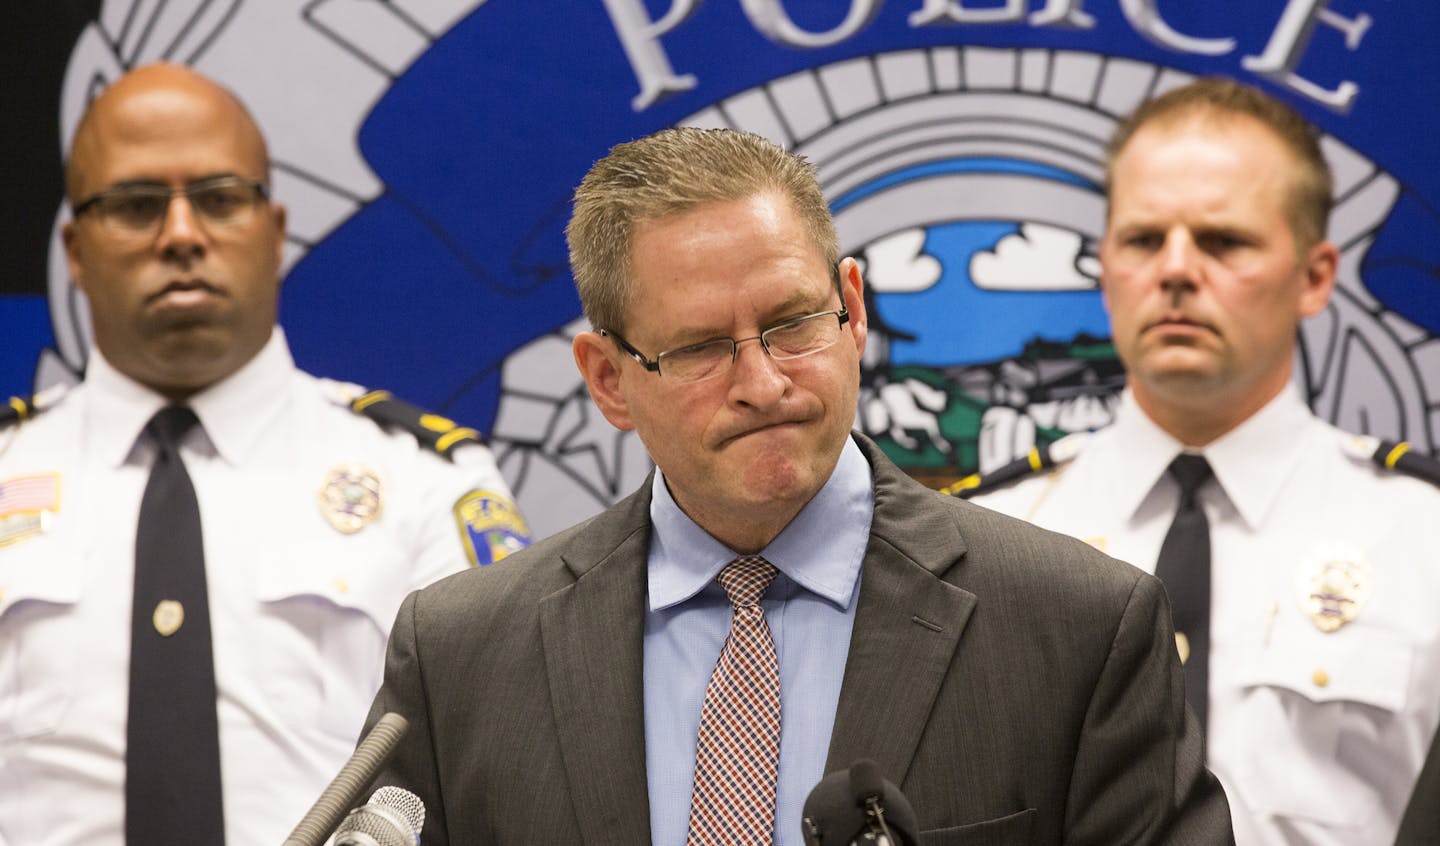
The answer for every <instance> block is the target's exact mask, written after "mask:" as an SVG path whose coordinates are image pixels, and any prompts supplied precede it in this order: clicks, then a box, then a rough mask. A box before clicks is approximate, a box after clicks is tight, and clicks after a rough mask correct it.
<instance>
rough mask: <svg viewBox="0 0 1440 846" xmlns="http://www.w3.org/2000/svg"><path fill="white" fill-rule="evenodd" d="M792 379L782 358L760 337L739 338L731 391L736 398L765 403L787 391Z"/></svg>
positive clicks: (762, 404) (751, 403)
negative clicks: (781, 364)
mask: <svg viewBox="0 0 1440 846" xmlns="http://www.w3.org/2000/svg"><path fill="white" fill-rule="evenodd" d="M751 341H754V342H755V343H753V344H752V343H750V342H751ZM788 381H789V379H788V377H787V376H786V375H785V374H784V372H783V371H781V370H780V362H778V361H776V360H775V359H774V358H771V356H770V353H769V352H768V351H767V350H766V349H765V347H764V345H763V344H761V342H760V339H759V338H746V339H744V340H741V341H737V342H736V344H735V365H734V367H732V368H731V373H730V395H731V397H732V398H733V399H735V400H737V401H739V402H742V403H745V404H747V405H758V406H764V405H767V404H769V403H773V402H775V401H776V400H778V399H779V398H780V397H781V396H783V395H784V394H785V386H786V384H787V383H788Z"/></svg>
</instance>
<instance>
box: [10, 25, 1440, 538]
mask: <svg viewBox="0 0 1440 846" xmlns="http://www.w3.org/2000/svg"><path fill="white" fill-rule="evenodd" d="M661 5H665V4H661ZM1174 5H1181V4H1171V6H1161V5H1159V4H1156V3H1153V2H1134V3H1114V2H1104V3H1101V2H1095V0H983V1H982V0H908V2H895V1H894V0H891V2H883V0H850V2H848V3H834V2H821V0H788V2H781V0H744V1H743V2H741V0H736V1H735V2H725V1H724V0H712V2H710V3H705V4H701V3H700V2H698V0H672V2H670V3H669V4H668V8H667V10H666V11H664V12H663V13H657V4H655V3H650V2H644V0H603V2H599V3H575V2H572V0H526V2H519V0H488V2H487V1H486V0H481V1H480V2H476V0H454V1H453V2H444V1H443V0H442V2H432V3H425V4H405V3H398V2H397V3H387V4H356V3H346V2H338V1H337V2H314V3H308V4H304V8H303V9H294V8H289V7H287V8H286V9H280V8H277V7H275V6H273V5H270V4H261V3H259V2H258V1H257V0H249V2H243V0H235V2H231V3H229V4H227V6H228V8H227V10H226V12H225V14H220V13H218V12H216V11H215V10H213V9H211V8H210V5H209V4H159V5H158V6H155V5H154V4H144V3H140V2H134V1H133V0H132V2H107V3H105V4H104V8H103V11H102V13H101V14H100V16H99V17H98V18H97V20H96V21H95V23H94V26H93V27H92V28H91V29H89V30H87V32H86V33H85V35H84V36H82V38H81V39H80V40H79V41H78V42H77V44H76V47H75V50H74V53H73V54H72V56H71V59H70V66H69V68H68V70H67V74H66V79H65V85H64V86H63V89H62V91H63V94H62V98H61V100H62V101H61V104H60V111H61V124H62V126H63V127H65V128H66V130H67V131H66V135H67V136H68V134H69V130H70V129H73V126H74V124H75V122H76V120H78V116H79V114H80V111H81V109H82V108H83V106H84V103H85V102H86V100H87V99H88V96H89V95H90V94H91V93H93V92H92V89H93V87H94V81H95V80H102V81H104V80H109V79H113V78H114V77H115V76H116V75H118V74H119V73H121V72H123V70H124V69H125V68H127V67H131V66H134V65H137V64H140V63H143V62H145V61H150V60H154V59H159V58H169V59H172V60H177V61H185V62H188V63H190V64H193V65H195V66H196V67H197V68H198V69H199V70H201V71H203V72H205V73H208V74H210V75H212V76H214V77H216V78H218V79H220V80H222V81H224V82H226V83H227V84H230V85H232V86H233V87H234V88H235V89H236V91H237V93H238V94H239V95H240V96H241V97H242V98H243V99H245V100H246V101H247V103H249V104H250V106H251V108H252V110H253V111H254V112H255V114H256V116H257V118H258V120H259V121H260V123H261V124H262V126H263V127H264V128H265V130H266V133H267V135H268V136H269V138H270V143H271V152H272V158H273V160H274V167H275V195H276V197H277V199H278V200H279V201H281V202H284V203H286V204H287V205H288V207H289V209H290V224H291V232H290V236H289V241H288V251H287V262H288V266H289V273H288V277H287V280H286V284H285V286H284V288H283V296H282V305H281V322H282V324H283V325H285V326H286V327H287V337H288V338H289V340H290V342H291V346H292V348H293V351H294V354H295V357H296V360H297V362H298V363H299V364H300V365H301V366H302V367H304V368H306V369H308V370H311V371H313V372H321V373H333V374H338V375H343V376H344V377H345V378H347V379H353V380H354V381H357V382H362V383H365V384H372V385H385V386H386V387H388V388H391V389H392V390H395V391H396V392H397V393H402V394H404V395H405V396H408V397H413V398H414V399H415V401H417V402H418V403H420V404H422V405H425V406H427V407H432V408H436V409H439V410H440V411H442V412H443V413H445V414H446V415H447V416H449V417H451V418H455V419H459V420H463V421H465V423H466V424H468V425H473V426H476V427H477V428H479V429H481V430H482V431H486V432H488V434H489V437H490V442H491V445H492V449H493V450H494V451H495V455H496V459H497V461H498V462H499V463H500V466H501V469H502V470H503V471H504V472H505V474H506V477H507V478H508V479H509V480H510V482H511V484H512V486H513V488H514V490H515V493H516V496H517V499H518V502H519V506H520V508H521V509H522V510H523V511H524V513H525V514H526V515H527V516H528V517H529V518H530V524H529V526H528V527H523V528H524V530H525V532H533V534H534V535H535V536H536V537H543V536H545V535H548V534H550V533H552V532H554V531H557V530H559V529H560V528H563V527H565V526H568V525H571V524H573V523H574V522H576V521H578V520H579V519H582V518H583V517H585V516H588V515H589V514H593V513H595V512H596V511H598V510H599V509H601V508H603V507H605V506H606V505H608V504H610V503H612V502H614V501H615V500H617V499H618V498H619V497H621V496H623V495H624V494H626V493H628V492H629V491H630V490H632V489H634V487H635V486H637V485H638V484H640V483H641V481H642V480H643V479H644V477H645V474H646V473H647V472H648V470H649V466H650V465H649V461H648V458H647V456H646V455H645V452H644V449H643V447H642V446H641V445H640V444H639V442H638V439H636V438H635V437H634V436H633V435H629V434H625V433H620V432H617V431H615V430H614V429H613V428H612V427H610V426H609V424H608V423H607V422H606V421H605V420H604V419H603V418H602V417H601V416H600V415H599V414H598V413H597V412H596V411H595V409H594V408H593V406H592V405H591V404H590V401H589V398H588V396H587V394H586V392H585V390H584V386H583V383H582V382H581V380H580V378H579V375H578V374H577V373H576V372H575V369H574V366H573V363H572V358H571V352H570V339H571V337H572V336H573V334H574V333H576V332H578V331H581V330H582V329H584V328H586V326H585V323H584V321H583V319H582V318H581V317H580V306H579V302H578V299H577V297H576V294H575V291H574V287H573V284H572V282H571V279H570V275H569V271H568V266H567V258H566V251H565V243H564V239H563V228H564V225H565V222H566V220H567V217H568V212H569V201H570V195H571V192H572V190H573V188H574V186H575V185H576V184H577V183H578V182H579V180H580V178H581V176H582V175H583V174H584V173H585V171H586V169H587V168H588V167H589V165H590V164H591V163H592V162H593V161H594V160H595V159H597V158H599V157H600V156H602V155H604V153H605V152H606V150H607V149H608V148H609V147H610V146H612V145H613V144H615V143H618V142H621V141H626V140H629V139H632V138H634V137H637V136H640V135H643V134H646V133H649V132H653V131H655V130H658V129H661V128H663V127H666V126H672V125H681V124H684V125H697V126H725V127H733V128H737V129H743V130H748V131H752V132H756V133H758V134H761V135H764V136H766V137H769V138H771V139H773V140H775V141H777V142H778V143H781V144H782V145H784V146H786V147H787V148H789V149H791V150H794V151H796V152H798V153H800V154H802V155H804V156H806V157H807V158H808V159H809V160H810V161H812V162H813V163H814V164H815V165H816V167H817V170H818V173H819V175H820V179H821V183H822V187H823V188H824V190H825V192H826V195H827V197H829V199H830V201H831V204H832V210H833V212H834V215H835V221H836V225H837V228H838V231H839V235H840V240H841V248H842V252H843V253H845V254H849V255H854V256H856V257H857V259H859V260H860V262H861V264H862V267H863V269H864V274H865V278H866V281H867V283H868V285H867V288H868V290H867V305H868V306H869V309H870V312H871V341H870V345H869V347H868V348H867V351H866V356H865V359H864V361H863V364H862V390H861V399H860V406H859V408H858V409H857V413H856V427H857V428H858V429H860V430H862V431H864V432H866V433H867V434H869V435H871V436H873V437H874V438H875V439H876V440H877V441H878V442H879V444H880V445H881V447H882V448H883V449H884V450H885V452H886V453H887V454H888V455H889V456H890V457H891V458H893V459H894V460H895V461H897V462H898V463H899V464H901V466H903V467H905V468H906V469H907V470H908V471H909V472H911V473H912V474H914V475H916V476H917V477H920V478H922V479H924V480H926V481H927V482H932V483H934V484H936V486H939V485H943V484H946V483H948V482H950V481H953V480H954V479H956V478H959V477H960V476H962V475H965V474H967V473H969V472H971V471H973V470H976V469H988V468H992V467H995V466H999V465H1001V464H1004V463H1006V462H1008V461H1010V460H1012V459H1013V458H1015V457H1017V456H1021V455H1024V454H1025V453H1026V452H1027V451H1028V450H1029V449H1030V448H1031V447H1033V446H1035V445H1037V444H1044V443H1049V442H1052V441H1054V440H1057V439H1058V438H1060V437H1063V436H1064V435H1066V434H1067V433H1071V432H1078V431H1085V430H1089V429H1093V428H1096V427H1098V426H1102V425H1104V424H1105V423H1106V422H1107V421H1108V420H1109V419H1110V416H1111V414H1112V412H1113V409H1114V406H1115V403H1116V401H1117V396H1118V393H1119V391H1120V390H1121V388H1122V387H1123V384H1124V372H1123V369H1122V368H1121V366H1120V364H1119V362H1118V361H1117V359H1116V357H1115V354H1114V350H1113V347H1112V346H1111V344H1110V341H1109V338H1108V334H1109V331H1108V323H1107V319H1106V315H1105V312H1104V308H1103V303H1102V301H1101V294H1100V291H1099V283H1098V279H1099V271H1098V267H1097V259H1096V255H1095V253H1096V242H1097V240H1098V239H1099V238H1100V236H1101V234H1102V232H1103V229H1104V225H1105V196H1104V182H1105V148H1106V143H1107V141H1108V139H1109V137H1110V135H1111V133H1112V132H1113V130H1114V128H1115V126H1116V124H1117V122H1118V121H1120V120H1121V119H1122V118H1123V117H1124V116H1125V115H1127V114H1128V113H1129V112H1130V111H1132V110H1133V109H1134V108H1135V107H1136V106H1137V105H1139V104H1140V103H1142V102H1143V101H1144V100H1146V99H1147V98H1149V97H1152V96H1154V95H1156V94H1158V93H1161V92H1163V91H1165V90H1167V89H1169V88H1171V87H1174V86H1176V85H1179V84H1182V83H1183V82H1185V81H1186V80H1188V79H1190V78H1193V77H1194V76H1197V75H1203V74H1223V75H1228V76H1233V77H1235V78H1237V79H1240V80H1241V81H1244V82H1248V83H1250V84H1253V85H1256V86H1258V87H1261V88H1262V89H1264V90H1267V91H1269V92H1270V93H1273V94H1276V95H1277V96H1279V97H1281V98H1283V99H1285V100H1287V101H1288V102H1290V103H1292V104H1293V105H1295V106H1296V107H1297V108H1299V109H1300V110H1301V111H1302V112H1303V113H1304V114H1305V115H1306V116H1307V117H1308V118H1310V119H1311V120H1313V121H1314V122H1315V123H1316V124H1317V126H1319V127H1320V129H1321V130H1322V132H1323V133H1324V151H1325V153H1326V156H1327V158H1328V159H1329V161H1330V163H1331V165H1332V168H1333V169H1334V171H1335V176H1336V204H1335V209H1334V212H1333V214H1332V215H1331V219H1330V231H1329V237H1330V239H1331V240H1332V241H1334V242H1335V243H1336V244H1337V245H1338V246H1339V247H1340V250H1341V263H1340V271H1339V281H1338V284H1337V288H1336V291H1335V293H1334V295H1333V297H1332V299H1331V303H1330V305H1329V307H1328V309H1327V310H1326V312H1325V313H1324V314H1323V315H1322V316H1320V317H1318V318H1315V319H1313V320H1310V321H1308V322H1307V323H1306V324H1305V326H1304V327H1303V329H1302V337H1301V344H1300V349H1299V352H1298V354H1297V367H1296V368H1295V381H1296V382H1297V384H1298V386H1299V388H1300V389H1301V391H1302V393H1303V395H1304V397H1305V398H1306V399H1307V401H1309V403H1310V405H1311V406H1312V407H1313V408H1314V409H1315V410H1316V412H1317V413H1318V414H1319V415H1320V416H1322V417H1323V418H1325V419H1327V420H1330V421H1332V422H1334V423H1335V424H1336V425H1338V426H1340V427H1341V428H1345V429H1348V430H1350V431H1353V432H1357V433H1361V434H1376V435H1379V436H1384V437H1387V438H1390V439H1393V440H1407V441H1409V442H1410V443H1411V444H1412V445H1413V447H1414V448H1415V449H1417V450H1420V451H1424V452H1431V451H1434V450H1435V449H1436V447H1437V445H1440V341H1437V339H1436V334H1437V333H1440V305H1437V304H1440V282H1437V279H1440V274H1437V273H1436V272H1435V268H1436V267H1437V266H1440V255H1437V253H1440V217H1437V215H1436V213H1435V209H1437V208H1440V174H1437V172H1436V170H1435V169H1434V168H1433V167H1431V163H1430V161H1429V158H1430V156H1429V155H1428V154H1426V152H1425V151H1423V150H1419V149H1417V148H1418V147H1421V146H1423V145H1416V144H1414V143H1413V139H1415V138H1430V137H1434V134H1435V132H1434V131H1435V130H1436V129H1437V128H1440V127H1437V126H1436V124H1437V123H1440V116H1437V114H1435V112H1434V110H1433V109H1428V108H1425V107H1423V106H1421V107H1419V108H1416V107H1414V106H1412V105H1410V102H1411V101H1410V99H1409V98H1410V96H1411V95H1410V94H1409V93H1407V89H1411V88H1413V87H1414V82H1415V81H1416V76H1417V75H1418V76H1420V77H1424V78H1425V79H1426V80H1427V81H1429V82H1435V81H1437V80H1440V59H1437V58H1436V55H1435V54H1434V51H1428V50H1426V48H1425V46H1424V45H1423V44H1422V43H1419V42H1417V41H1416V40H1415V39H1411V38H1408V37H1407V33H1409V32H1414V31H1432V30H1433V29H1434V28H1435V26H1436V25H1437V24H1440V6H1433V5H1429V4H1417V3H1408V4H1403V3H1386V4H1383V5H1381V4H1376V3H1373V2H1372V3H1358V2H1357V3H1353V4H1350V5H1351V6H1354V7H1364V8H1363V9H1360V8H1356V9H1350V10H1347V11H1344V12H1343V13H1342V12H1341V11H1339V10H1336V9H1331V8H1329V4H1326V3H1324V2H1315V0H1257V2H1241V0H1232V2H1221V3H1206V4H1188V7H1187V8H1183V9H1173V8H1171V7H1172V6H1174ZM136 16H139V17H140V18H142V19H143V20H142V23H144V24H145V26H144V27H143V29H144V31H146V32H148V33H151V35H152V37H148V38H141V37H138V36H137V35H136V34H135V32H136V31H137V29H136V24H135V18H136ZM159 35H163V36H164V37H158V36H159ZM577 44H583V45H584V49H576V45H577ZM257 58H261V59H271V60H272V61H269V62H265V61H260V62H257V61H256V59H257ZM1400 66H1403V67H1407V68H1411V69H1413V73H1411V74H1409V75H1401V74H1394V73H1393V68H1395V67H1400ZM267 67H268V68H269V69H268V70H267ZM1402 76H1408V79H1402V78H1401V77H1402ZM58 199H59V198H57V201H58ZM63 218H64V213H63V212H62V213H61V214H60V216H59V218H57V227H58V225H59V223H60V222H61V220H62V219H63ZM52 266H53V265H52ZM49 292H50V301H51V312H52V315H53V318H52V319H53V323H54V325H55V327H56V344H55V347H54V349H52V350H49V351H47V352H46V353H44V354H43V355H42V362H41V366H40V367H39V368H38V371H37V372H38V376H37V379H38V380H39V381H41V382H46V381H64V380H67V379H69V380H73V379H74V378H76V375H77V374H78V373H79V372H80V370H81V369H82V368H83V363H84V357H85V350H86V349H87V348H88V340H87V336H88V331H89V330H88V327H87V326H86V325H85V319H84V317H83V315H84V313H85V312H84V308H83V304H80V295H79V294H78V293H77V292H75V291H74V289H73V288H71V287H70V286H69V285H68V281H67V280H66V279H65V275H64V269H63V267H58V266H56V267H55V269H54V271H53V272H52V278H51V280H50V285H49ZM29 354H31V355H33V351H30V353H29ZM420 361H423V362H425V366H424V367H416V362H420ZM15 392H17V393H18V392H19V391H18V390H17V391H15ZM486 502H487V501H483V500H476V501H474V502H472V503H470V504H468V505H467V506H466V508H467V510H466V515H465V516H461V515H460V507H459V506H458V505H457V519H459V520H460V521H461V523H462V525H463V526H464V527H465V528H466V531H467V533H468V535H469V536H470V538H471V540H472V542H473V544H474V549H475V552H476V560H477V561H482V562H483V561H485V560H490V559H487V556H490V555H491V554H492V552H493V551H494V549H492V544H493V543H495V542H496V541H495V537H497V536H493V533H492V534H487V533H489V532H491V529H492V527H490V526H489V524H487V523H486V520H488V519H491V517H493V515H492V514H491V511H490V510H489V509H491V508H493V506H494V503H489V504H488V505H487V504H486ZM502 534H503V531H502ZM482 538H483V540H482ZM499 543H500V545H501V546H503V545H504V541H503V538H502V539H501V540H500V541H499Z"/></svg>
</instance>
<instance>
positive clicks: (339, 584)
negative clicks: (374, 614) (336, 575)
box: [335, 579, 350, 593]
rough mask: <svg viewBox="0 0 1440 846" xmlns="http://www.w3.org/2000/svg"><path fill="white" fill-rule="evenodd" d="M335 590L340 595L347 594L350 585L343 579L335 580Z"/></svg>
mask: <svg viewBox="0 0 1440 846" xmlns="http://www.w3.org/2000/svg"><path fill="white" fill-rule="evenodd" d="M335 590H337V591H339V592H340V593H349V592H350V583H349V582H347V581H345V580H344V579H336V580H335Z"/></svg>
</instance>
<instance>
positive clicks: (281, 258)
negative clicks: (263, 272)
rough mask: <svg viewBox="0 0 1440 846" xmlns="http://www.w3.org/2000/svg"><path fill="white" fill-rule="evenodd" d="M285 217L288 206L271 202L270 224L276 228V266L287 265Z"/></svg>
mask: <svg viewBox="0 0 1440 846" xmlns="http://www.w3.org/2000/svg"><path fill="white" fill-rule="evenodd" d="M285 218H286V208H285V207H284V206H282V205H280V204H279V203H271V204H270V226H271V227H272V228H273V229H274V230H275V267H276V268H281V267H284V266H285ZM277 273H278V270H277Z"/></svg>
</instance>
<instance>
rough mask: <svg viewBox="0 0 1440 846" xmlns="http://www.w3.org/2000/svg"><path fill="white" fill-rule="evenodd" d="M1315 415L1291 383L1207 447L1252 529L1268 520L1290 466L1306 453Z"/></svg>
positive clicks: (1213, 465) (1217, 474) (1213, 466)
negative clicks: (1306, 440) (1306, 438)
mask: <svg viewBox="0 0 1440 846" xmlns="http://www.w3.org/2000/svg"><path fill="white" fill-rule="evenodd" d="M1311 419H1313V415H1312V414H1311V413H1310V409H1309V408H1308V407H1307V406H1306V405H1305V403H1304V401H1302V400H1301V399H1300V394H1299V392H1298V390H1296V389H1295V388H1294V387H1293V386H1287V387H1286V388H1285V390H1283V391H1281V392H1280V394H1279V395H1278V396H1276V397H1275V398H1274V399H1272V400H1270V402H1268V403H1266V404H1265V407H1264V408H1262V409H1260V410H1259V411H1258V412H1256V413H1255V414H1253V415H1251V416H1250V419H1248V420H1246V421H1245V422H1244V423H1241V424H1240V425H1239V426H1237V427H1235V428H1234V429H1233V430H1231V431H1230V432H1227V433H1226V434H1225V435H1223V436H1222V437H1220V438H1218V439H1217V440H1216V441H1215V442H1214V443H1212V444H1210V445H1209V446H1207V447H1206V448H1205V458H1206V459H1207V460H1208V461H1209V462H1210V467H1211V469H1213V470H1214V471H1215V479H1216V480H1217V481H1218V482H1219V483H1220V487H1222V488H1224V490H1225V495H1226V496H1228V497H1229V498H1230V501H1231V502H1232V503H1234V505H1235V510H1236V511H1238V512H1239V513H1240V517H1241V518H1242V519H1243V520H1244V521H1245V523H1246V524H1247V525H1248V526H1249V527H1250V528H1251V529H1259V528H1260V527H1261V526H1262V525H1264V522H1265V517H1266V515H1267V514H1269V513H1270V509H1271V508H1272V507H1273V506H1274V505H1275V501H1276V500H1277V499H1278V498H1279V497H1280V489H1281V487H1282V486H1284V484H1285V481H1286V480H1287V479H1288V478H1290V471H1291V470H1292V469H1293V468H1294V467H1295V465H1297V464H1298V463H1299V462H1300V461H1301V460H1302V459H1303V458H1304V453H1305V438H1304V433H1305V432H1306V430H1307V425H1308V424H1309V422H1310V420H1311ZM1257 459H1263V460H1257Z"/></svg>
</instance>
